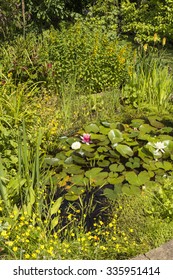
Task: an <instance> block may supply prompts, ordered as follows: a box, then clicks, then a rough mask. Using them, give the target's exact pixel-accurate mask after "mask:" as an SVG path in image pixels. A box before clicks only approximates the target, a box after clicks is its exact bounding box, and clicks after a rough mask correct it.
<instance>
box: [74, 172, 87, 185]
mask: <svg viewBox="0 0 173 280" xmlns="http://www.w3.org/2000/svg"><path fill="white" fill-rule="evenodd" d="M70 179H71V182H72V184H75V185H76V186H85V180H84V179H86V178H84V175H81V174H79V175H74V176H72V177H71V178H70Z"/></svg>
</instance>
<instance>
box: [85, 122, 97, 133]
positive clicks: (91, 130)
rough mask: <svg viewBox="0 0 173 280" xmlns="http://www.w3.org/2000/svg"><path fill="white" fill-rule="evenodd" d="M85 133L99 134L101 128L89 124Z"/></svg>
mask: <svg viewBox="0 0 173 280" xmlns="http://www.w3.org/2000/svg"><path fill="white" fill-rule="evenodd" d="M85 131H86V132H87V133H91V132H93V133H98V132H99V127H98V126H97V125H96V124H94V123H91V124H89V125H87V126H86V127H85Z"/></svg>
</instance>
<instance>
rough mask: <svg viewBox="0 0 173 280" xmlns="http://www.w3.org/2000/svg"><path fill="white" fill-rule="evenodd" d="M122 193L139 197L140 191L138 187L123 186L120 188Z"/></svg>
mask: <svg viewBox="0 0 173 280" xmlns="http://www.w3.org/2000/svg"><path fill="white" fill-rule="evenodd" d="M122 192H123V193H124V194H126V195H139V194H141V189H140V187H139V186H133V185H128V184H125V185H123V186H122Z"/></svg>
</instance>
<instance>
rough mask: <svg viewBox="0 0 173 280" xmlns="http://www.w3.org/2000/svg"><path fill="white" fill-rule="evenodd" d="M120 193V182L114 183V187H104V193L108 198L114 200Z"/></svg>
mask: <svg viewBox="0 0 173 280" xmlns="http://www.w3.org/2000/svg"><path fill="white" fill-rule="evenodd" d="M121 194H122V186H121V184H117V185H114V189H113V190H112V189H109V188H105V189H104V195H105V196H106V197H107V198H108V199H110V200H116V199H117V198H118V197H119V195H121Z"/></svg>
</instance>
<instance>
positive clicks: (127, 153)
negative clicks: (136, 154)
mask: <svg viewBox="0 0 173 280" xmlns="http://www.w3.org/2000/svg"><path fill="white" fill-rule="evenodd" d="M116 150H117V152H119V153H120V154H121V155H122V156H123V157H125V158H128V157H131V156H133V150H132V149H131V148H130V147H129V146H127V145H122V144H118V145H117V146H116Z"/></svg>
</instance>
